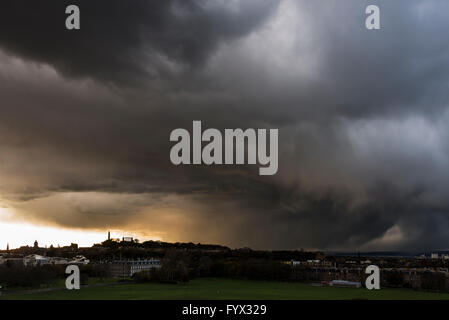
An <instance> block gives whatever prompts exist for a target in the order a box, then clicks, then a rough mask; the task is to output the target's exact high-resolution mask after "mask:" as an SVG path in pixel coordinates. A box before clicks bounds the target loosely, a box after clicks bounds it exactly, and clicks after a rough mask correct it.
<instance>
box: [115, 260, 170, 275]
mask: <svg viewBox="0 0 449 320" xmlns="http://www.w3.org/2000/svg"><path fill="white" fill-rule="evenodd" d="M161 266H162V264H161V261H160V260H159V259H153V258H151V259H145V260H116V261H113V262H112V263H110V264H109V266H108V267H109V273H110V275H111V277H114V278H129V277H132V276H133V275H134V274H135V273H137V272H140V271H143V270H151V269H153V268H156V269H158V268H160V267H161Z"/></svg>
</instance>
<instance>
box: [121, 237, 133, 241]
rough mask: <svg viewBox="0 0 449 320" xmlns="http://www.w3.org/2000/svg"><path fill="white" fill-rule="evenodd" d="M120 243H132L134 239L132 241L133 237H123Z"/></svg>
mask: <svg viewBox="0 0 449 320" xmlns="http://www.w3.org/2000/svg"><path fill="white" fill-rule="evenodd" d="M122 241H123V242H133V241H134V239H133V237H123V238H122Z"/></svg>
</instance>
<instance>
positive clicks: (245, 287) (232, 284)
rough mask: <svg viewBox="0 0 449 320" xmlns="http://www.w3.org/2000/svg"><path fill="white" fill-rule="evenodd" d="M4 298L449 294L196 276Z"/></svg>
mask: <svg viewBox="0 0 449 320" xmlns="http://www.w3.org/2000/svg"><path fill="white" fill-rule="evenodd" d="M2 298H3V299H33V300H34V299H120V300H122V299H158V300H173V299H255V300H257V299H269V300H271V299H273V300H284V299H286V300H303V299H311V300H316V299H318V300H324V299H337V300H340V299H387V300H393V299H402V300H410V299H412V300H413V299H449V294H443V293H441V294H440V293H431V292H422V291H413V290H406V289H381V290H377V291H369V290H366V289H351V288H330V287H315V286H312V285H308V284H302V283H282V282H265V281H246V280H230V279H196V280H192V281H190V282H189V283H186V284H158V283H148V284H117V285H113V286H107V287H94V288H82V289H81V290H78V291H68V290H61V291H53V292H45V293H34V294H20V295H4V296H3V297H2Z"/></svg>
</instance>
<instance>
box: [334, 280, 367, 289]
mask: <svg viewBox="0 0 449 320" xmlns="http://www.w3.org/2000/svg"><path fill="white" fill-rule="evenodd" d="M329 286H331V287H343V288H361V287H362V284H361V283H360V282H358V281H346V280H332V281H331V282H329Z"/></svg>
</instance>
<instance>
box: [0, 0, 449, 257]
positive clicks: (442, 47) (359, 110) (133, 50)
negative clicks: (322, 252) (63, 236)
mask: <svg viewBox="0 0 449 320" xmlns="http://www.w3.org/2000/svg"><path fill="white" fill-rule="evenodd" d="M371 2H372V1H369V3H368V1H359V0H357V1H356V0H353V1H352V0H351V1H345V2H344V3H341V2H338V1H333V0H326V1H320V3H319V4H318V3H315V2H312V1H306V0H304V1H275V0H263V1H256V0H252V1H248V0H244V1H243V0H241V1H238V0H233V1H201V0H196V1H194V0H188V1H186V0H183V1H181V0H179V1H175V0H172V1H132V0H131V1H126V4H125V2H123V1H107V2H106V1H104V2H100V1H96V2H95V4H93V3H92V2H91V1H78V3H77V4H78V5H79V6H80V9H81V30H79V31H67V30H65V29H64V20H65V14H64V11H65V6H66V5H68V4H69V3H68V2H67V3H66V2H65V1H50V0H48V1H41V2H39V3H34V2H33V3H31V2H28V1H20V0H14V1H6V0H5V1H2V3H1V4H0V83H1V84H2V85H1V86H0V97H1V102H0V105H1V107H0V146H1V150H2V152H1V153H0V177H1V179H0V196H1V198H2V204H3V205H4V206H7V207H8V208H9V209H10V210H11V211H12V212H14V216H15V217H16V218H17V219H25V220H27V221H32V222H35V223H44V224H52V225H58V226H64V227H73V228H86V229H88V228H91V229H106V228H121V229H126V230H129V231H135V232H137V233H139V234H142V235H156V236H158V237H161V238H163V239H164V240H169V241H195V242H197V241H200V242H218V243H224V244H228V245H231V246H252V247H256V248H301V247H303V248H320V249H351V250H352V249H369V250H375V249H381V250H385V249H409V250H415V249H427V248H429V249H430V248H447V247H448V246H449V233H448V231H447V230H449V229H448V228H447V227H446V226H447V225H448V223H449V201H448V199H449V194H448V193H449V191H448V190H449V179H448V178H449V177H448V175H449V172H448V170H447V166H448V163H449V162H448V155H449V150H448V145H449V144H448V142H449V130H448V126H447V123H448V120H449V113H448V108H447V102H448V92H449V90H448V84H449V41H447V40H448V36H447V32H446V30H447V29H448V27H449V21H448V20H447V19H446V16H447V15H446V14H445V12H447V10H448V9H449V3H447V1H438V0H432V1H426V2H423V1H417V0H416V1H415V0H413V1H405V0H404V1H395V2H391V3H390V2H381V3H380V4H379V6H380V8H381V26H382V29H381V30H380V31H368V30H366V29H365V28H364V19H365V14H364V12H365V8H366V6H367V5H369V4H372V3H371ZM70 4H71V3H70ZM193 120H201V121H202V123H203V127H204V128H207V127H211V128H218V129H224V128H279V171H278V174H277V175H275V176H273V177H264V176H259V175H258V167H257V166H173V165H172V164H171V163H170V160H169V150H170V147H171V144H170V141H169V135H170V132H171V131H172V130H173V129H175V128H186V129H188V130H191V126H192V121H193Z"/></svg>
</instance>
